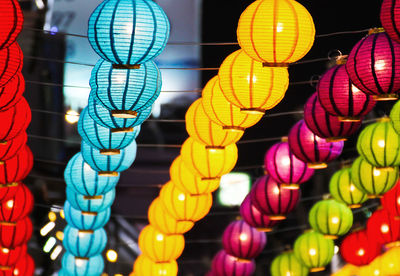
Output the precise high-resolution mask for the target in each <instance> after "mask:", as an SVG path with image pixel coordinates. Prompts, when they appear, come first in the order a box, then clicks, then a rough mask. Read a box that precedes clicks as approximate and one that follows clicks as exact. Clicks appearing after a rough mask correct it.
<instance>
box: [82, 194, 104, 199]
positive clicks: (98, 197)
mask: <svg viewBox="0 0 400 276" xmlns="http://www.w3.org/2000/svg"><path fill="white" fill-rule="evenodd" d="M102 198H103V195H94V196H87V195H85V196H83V199H88V200H90V199H102Z"/></svg>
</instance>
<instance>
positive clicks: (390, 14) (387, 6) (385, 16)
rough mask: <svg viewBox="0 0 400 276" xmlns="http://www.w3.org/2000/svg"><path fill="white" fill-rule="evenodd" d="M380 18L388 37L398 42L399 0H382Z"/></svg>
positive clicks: (399, 32) (399, 31) (399, 40)
mask: <svg viewBox="0 0 400 276" xmlns="http://www.w3.org/2000/svg"><path fill="white" fill-rule="evenodd" d="M380 19H381V23H382V27H383V28H385V31H386V32H387V34H388V35H389V36H390V38H391V39H393V40H395V41H397V42H398V43H400V1H398V0H383V1H382V5H381V14H380Z"/></svg>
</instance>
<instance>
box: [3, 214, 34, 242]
mask: <svg viewBox="0 0 400 276" xmlns="http://www.w3.org/2000/svg"><path fill="white" fill-rule="evenodd" d="M32 231H33V226H32V221H31V220H30V218H29V217H25V218H23V219H20V220H18V221H16V223H15V224H14V223H1V222H0V246H1V247H5V248H14V247H17V246H21V245H22V244H24V243H27V242H28V241H29V240H30V238H31V236H32Z"/></svg>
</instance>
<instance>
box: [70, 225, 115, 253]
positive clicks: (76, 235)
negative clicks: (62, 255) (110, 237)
mask: <svg viewBox="0 0 400 276" xmlns="http://www.w3.org/2000/svg"><path fill="white" fill-rule="evenodd" d="M106 244H107V233H106V231H105V230H104V229H103V228H99V229H97V230H95V231H93V232H86V231H80V230H79V229H76V228H74V227H71V226H69V225H67V227H65V229H64V238H63V246H64V248H65V250H67V251H68V252H69V253H71V254H72V255H74V256H76V257H79V258H89V257H92V256H95V255H98V254H101V252H102V251H103V250H104V248H105V247H106Z"/></svg>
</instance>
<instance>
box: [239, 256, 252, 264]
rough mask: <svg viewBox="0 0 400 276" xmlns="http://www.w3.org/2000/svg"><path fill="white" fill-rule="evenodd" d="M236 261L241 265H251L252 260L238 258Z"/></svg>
mask: <svg viewBox="0 0 400 276" xmlns="http://www.w3.org/2000/svg"><path fill="white" fill-rule="evenodd" d="M236 261H238V262H241V263H251V260H248V259H243V258H238V257H236Z"/></svg>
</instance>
